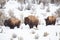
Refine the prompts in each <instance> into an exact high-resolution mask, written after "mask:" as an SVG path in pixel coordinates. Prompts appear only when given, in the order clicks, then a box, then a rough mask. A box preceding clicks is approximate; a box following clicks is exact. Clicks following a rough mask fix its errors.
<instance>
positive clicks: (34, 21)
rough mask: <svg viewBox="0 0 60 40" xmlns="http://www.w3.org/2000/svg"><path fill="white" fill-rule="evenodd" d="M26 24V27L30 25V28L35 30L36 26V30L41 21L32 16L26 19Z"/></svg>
mask: <svg viewBox="0 0 60 40" xmlns="http://www.w3.org/2000/svg"><path fill="white" fill-rule="evenodd" d="M24 23H25V25H27V24H28V25H29V26H30V28H33V26H36V28H37V25H38V23H39V20H38V19H37V17H35V16H32V15H30V16H28V17H25V18H24Z"/></svg>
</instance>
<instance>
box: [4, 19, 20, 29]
mask: <svg viewBox="0 0 60 40" xmlns="http://www.w3.org/2000/svg"><path fill="white" fill-rule="evenodd" d="M20 23H21V21H20V20H18V19H16V18H9V19H8V20H5V22H4V25H5V26H9V27H10V28H11V29H14V27H15V26H17V28H19V26H20Z"/></svg>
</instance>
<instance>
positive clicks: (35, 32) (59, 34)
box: [0, 0, 60, 40]
mask: <svg viewBox="0 0 60 40" xmlns="http://www.w3.org/2000/svg"><path fill="white" fill-rule="evenodd" d="M29 2H30V0H29ZM28 5H29V4H28V3H26V4H20V3H18V2H17V1H14V0H13V1H12V0H9V1H8V2H7V3H6V4H5V6H4V7H5V9H3V10H4V14H5V16H6V17H8V18H10V17H11V16H12V15H10V14H9V12H11V14H13V17H16V18H18V19H19V20H21V21H22V23H21V25H20V28H17V27H15V28H14V29H10V28H9V27H5V26H0V40H59V39H60V25H58V24H60V19H57V20H58V22H56V25H48V26H46V23H45V18H47V17H48V16H51V15H54V16H56V14H55V12H56V11H57V9H59V8H60V6H56V5H55V4H51V3H49V5H48V6H44V5H43V3H42V2H41V3H40V4H39V5H38V4H32V3H31V2H30V6H31V8H30V9H31V10H27V7H28ZM18 8H20V9H18ZM47 9H48V10H50V11H49V12H47ZM29 15H34V16H36V17H38V19H39V22H40V23H39V25H38V28H37V29H36V28H32V29H30V28H29V25H25V24H24V23H23V22H24V18H25V17H27V16H29ZM44 32H47V33H48V35H47V36H46V37H44ZM13 35H14V36H16V38H14V37H13Z"/></svg>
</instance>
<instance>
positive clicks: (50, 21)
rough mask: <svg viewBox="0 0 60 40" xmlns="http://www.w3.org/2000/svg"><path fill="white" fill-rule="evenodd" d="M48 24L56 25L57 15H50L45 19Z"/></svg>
mask: <svg viewBox="0 0 60 40" xmlns="http://www.w3.org/2000/svg"><path fill="white" fill-rule="evenodd" d="M45 21H46V25H52V24H53V25H55V23H56V17H55V16H48V17H47V19H45Z"/></svg>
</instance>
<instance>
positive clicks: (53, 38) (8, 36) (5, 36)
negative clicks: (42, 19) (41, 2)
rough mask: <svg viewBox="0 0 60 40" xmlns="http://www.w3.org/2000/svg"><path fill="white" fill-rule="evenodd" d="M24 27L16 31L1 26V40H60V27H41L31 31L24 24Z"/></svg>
mask: <svg viewBox="0 0 60 40" xmlns="http://www.w3.org/2000/svg"><path fill="white" fill-rule="evenodd" d="M23 26H24V27H23ZM23 26H20V27H23V28H16V27H15V28H14V29H10V28H9V27H4V26H1V27H2V29H1V28H0V40H59V39H60V26H57V25H56V26H54V25H49V26H43V25H39V26H38V28H37V29H35V28H32V29H29V27H28V25H26V26H25V25H24V24H23ZM1 31H2V32H1ZM44 33H47V35H45V34H44ZM44 35H45V36H44Z"/></svg>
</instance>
